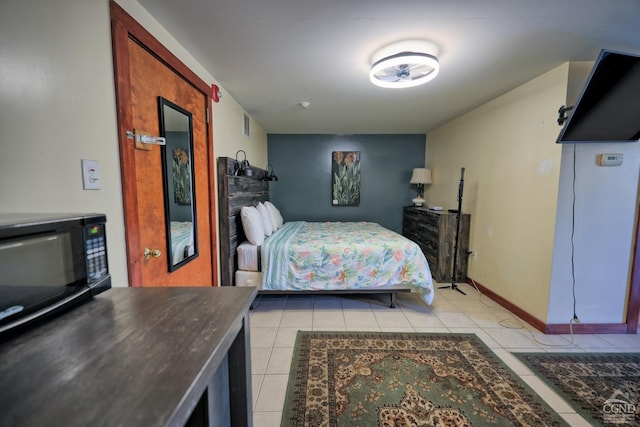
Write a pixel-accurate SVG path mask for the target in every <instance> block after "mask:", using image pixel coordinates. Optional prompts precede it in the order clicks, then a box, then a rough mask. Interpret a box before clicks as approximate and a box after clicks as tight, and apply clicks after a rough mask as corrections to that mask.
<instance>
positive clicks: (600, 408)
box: [513, 353, 640, 426]
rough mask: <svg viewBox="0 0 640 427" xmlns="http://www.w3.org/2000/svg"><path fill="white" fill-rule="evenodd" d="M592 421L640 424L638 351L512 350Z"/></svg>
mask: <svg viewBox="0 0 640 427" xmlns="http://www.w3.org/2000/svg"><path fill="white" fill-rule="evenodd" d="M513 355H514V356H516V357H518V358H519V359H520V360H522V361H523V362H524V363H525V364H526V365H527V366H528V367H529V368H530V369H531V370H532V371H533V372H534V373H536V374H537V375H538V376H539V377H540V378H542V379H543V380H544V381H545V382H546V383H547V384H549V386H550V387H552V388H553V389H554V390H556V391H557V392H558V394H560V395H561V396H563V397H564V398H565V400H566V401H567V402H568V403H570V404H571V406H572V407H573V408H574V409H575V411H576V412H578V413H579V414H581V415H582V416H583V417H584V418H585V419H587V420H589V421H590V422H591V423H592V424H593V425H613V424H619V425H633V426H638V425H640V353H513Z"/></svg>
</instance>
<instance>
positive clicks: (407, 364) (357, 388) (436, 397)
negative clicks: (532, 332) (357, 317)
mask: <svg viewBox="0 0 640 427" xmlns="http://www.w3.org/2000/svg"><path fill="white" fill-rule="evenodd" d="M472 425H473V426H486V425H496V426H564V425H567V424H566V423H565V422H564V421H563V420H562V418H561V417H560V416H559V415H558V414H556V413H555V412H554V411H553V410H552V409H551V408H550V407H549V406H548V405H547V404H546V403H545V402H544V401H543V400H542V399H541V398H540V397H539V396H538V395H536V394H535V393H534V392H533V391H532V390H531V389H530V388H529V387H528V386H527V385H526V384H525V383H523V382H522V381H521V380H520V379H519V378H518V376H517V375H516V374H514V373H513V371H511V370H510V369H509V368H508V367H507V366H506V365H504V364H503V363H502V361H501V360H500V359H498V357H497V356H496V355H495V354H494V353H493V352H492V351H491V350H490V349H489V348H488V347H487V346H486V345H485V344H484V343H483V342H482V341H481V340H480V339H479V338H478V337H476V336H475V335H473V334H416V333H384V332H303V331H300V332H298V336H297V339H296V345H295V350H294V355H293V361H292V365H291V374H290V376H289V386H288V389H287V398H286V401H285V408H284V411H283V413H282V426H286V427H289V426H363V427H372V426H385V427H387V426H472Z"/></svg>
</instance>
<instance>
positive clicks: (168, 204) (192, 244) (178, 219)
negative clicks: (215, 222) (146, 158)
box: [158, 97, 198, 271]
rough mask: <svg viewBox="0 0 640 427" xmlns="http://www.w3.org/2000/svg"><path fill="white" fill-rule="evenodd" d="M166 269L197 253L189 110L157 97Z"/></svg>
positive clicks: (182, 262) (174, 266)
mask: <svg viewBox="0 0 640 427" xmlns="http://www.w3.org/2000/svg"><path fill="white" fill-rule="evenodd" d="M158 106H159V113H160V114H159V115H160V134H161V136H163V137H164V138H165V140H166V145H165V146H164V147H162V150H161V151H162V174H163V178H164V209H165V223H166V231H167V253H168V256H167V259H168V261H169V271H174V270H176V269H177V268H179V267H181V266H183V265H184V264H186V263H188V262H189V261H191V260H193V259H194V258H196V257H197V256H198V239H197V235H198V233H197V231H196V206H195V204H196V201H195V189H194V179H193V177H194V168H193V128H192V123H191V119H192V118H191V113H190V112H188V111H187V110H185V109H183V108H181V107H179V106H178V105H176V104H174V103H172V102H171V101H169V100H167V99H165V98H163V97H158Z"/></svg>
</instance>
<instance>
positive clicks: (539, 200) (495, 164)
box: [425, 64, 568, 321]
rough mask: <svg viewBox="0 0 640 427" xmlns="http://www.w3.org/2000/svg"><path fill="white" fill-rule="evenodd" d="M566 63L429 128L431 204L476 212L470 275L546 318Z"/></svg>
mask: <svg viewBox="0 0 640 427" xmlns="http://www.w3.org/2000/svg"><path fill="white" fill-rule="evenodd" d="M567 73H568V65H566V64H565V65H564V66H561V67H558V68H556V69H554V70H551V71H549V72H547V73H545V74H544V75H542V76H540V77H538V78H536V79H534V80H532V81H530V82H528V83H526V84H524V85H522V86H520V87H518V88H516V89H513V90H512V91H510V92H508V93H506V94H504V95H502V96H500V97H498V98H496V99H494V100H492V101H490V102H488V103H486V104H484V105H482V106H480V107H478V108H476V109H474V110H472V111H470V112H468V113H466V114H464V115H462V116H460V117H458V118H456V119H454V120H452V121H450V122H449V123H447V124H445V125H443V126H441V127H439V128H437V129H435V130H433V131H431V132H429V133H428V134H427V156H426V157H427V161H426V164H427V167H429V168H431V169H432V171H433V184H432V185H431V186H430V187H428V188H427V190H426V191H425V199H426V200H427V204H429V205H441V206H443V207H444V208H454V207H457V199H458V186H459V181H460V168H462V167H465V168H466V170H465V185H464V194H463V204H462V210H463V212H466V213H470V214H471V229H470V245H469V246H470V249H471V250H473V251H475V252H476V254H477V255H476V256H475V258H473V257H472V258H471V259H470V260H469V268H468V277H470V278H472V279H474V280H476V281H478V282H479V283H480V284H482V285H484V286H485V287H487V288H489V289H490V290H492V291H493V292H495V293H496V294H498V295H500V296H501V297H503V298H505V299H506V300H508V301H510V302H511V303H513V304H515V305H516V306H518V307H519V308H521V309H523V310H525V311H526V312H528V313H529V314H531V315H533V316H534V317H536V318H537V319H539V320H541V321H545V320H546V318H547V308H548V298H549V286H550V277H551V266H552V251H553V237H554V226H555V217H556V203H557V197H558V179H559V174H560V155H561V147H560V146H559V145H557V144H555V138H556V137H557V135H558V132H559V130H560V129H559V127H558V125H557V123H556V119H557V110H558V107H559V106H560V105H562V104H563V103H564V101H565V93H566V88H567Z"/></svg>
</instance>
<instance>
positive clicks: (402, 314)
mask: <svg viewBox="0 0 640 427" xmlns="http://www.w3.org/2000/svg"><path fill="white" fill-rule="evenodd" d="M436 286H437V284H436ZM458 286H459V288H460V289H461V290H463V291H464V292H465V293H466V294H467V295H466V296H465V295H462V294H461V293H459V292H456V291H455V290H452V289H436V295H435V299H434V302H433V304H432V305H431V306H427V305H426V304H425V303H424V302H423V301H422V300H421V299H420V297H419V296H418V294H416V293H411V294H403V293H400V294H398V296H397V307H396V308H395V309H392V308H389V306H388V305H389V297H388V296H387V295H371V296H342V297H340V296H331V295H289V296H286V295H282V296H276V295H269V296H259V297H258V298H257V299H256V302H255V303H254V310H252V312H251V317H250V326H251V370H252V388H253V390H252V391H253V408H254V425H255V426H256V427H272V426H280V418H281V415H282V409H283V405H284V400H285V394H286V389H287V381H288V378H289V369H290V365H291V358H292V356H293V346H294V343H295V338H296V334H297V332H298V330H307V331H311V330H314V331H396V332H405V331H406V332H451V333H456V332H457V333H475V334H476V335H477V336H478V337H480V338H481V339H482V340H483V341H484V343H485V344H487V346H488V347H490V348H491V349H492V350H493V351H494V352H495V353H496V355H497V356H498V357H499V358H500V359H502V360H503V361H504V362H505V363H506V364H507V365H508V366H509V367H510V368H511V369H512V370H513V371H514V372H515V373H516V374H518V375H519V376H520V377H521V378H522V379H523V380H524V381H525V382H526V383H527V384H529V386H530V387H531V388H532V389H533V390H534V391H536V392H537V393H538V394H539V395H540V396H542V397H543V398H544V399H545V401H546V402H547V403H548V404H549V405H550V406H551V407H552V408H553V409H554V410H555V411H556V412H558V413H559V414H560V415H561V416H562V417H563V418H564V419H565V420H566V421H567V422H569V424H570V425H572V426H575V427H578V426H588V425H589V424H588V423H587V422H586V421H585V420H584V419H583V418H582V417H580V416H579V415H578V414H576V412H575V411H574V410H573V409H572V408H571V407H570V406H569V404H568V403H566V402H565V401H564V400H563V399H562V398H560V397H559V396H558V395H557V394H556V393H554V392H553V391H552V390H551V389H550V388H549V387H548V386H547V385H545V384H544V383H543V381H542V380H540V379H539V378H537V377H536V376H535V375H534V374H533V373H532V372H531V371H530V370H529V369H528V368H527V367H526V366H525V365H523V364H522V363H521V362H520V361H519V360H517V359H516V358H515V357H514V356H513V355H512V354H511V352H518V351H527V352H533V351H541V352H544V351H546V352H560V351H571V352H582V351H588V352H606V351H612V352H623V351H635V352H640V335H574V336H573V337H571V336H570V335H544V334H542V333H540V332H539V331H537V330H536V329H534V328H533V327H531V326H530V325H529V324H527V323H525V322H524V321H522V320H520V319H518V318H517V317H516V316H514V315H513V314H512V313H510V312H509V311H507V310H505V309H504V308H502V307H501V306H499V305H498V304H496V303H495V302H493V301H492V300H490V299H489V298H487V297H485V296H482V295H480V294H479V293H478V292H477V291H476V290H475V289H474V288H472V287H471V286H469V285H467V284H460V285H458Z"/></svg>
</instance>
